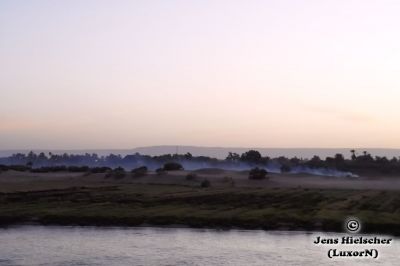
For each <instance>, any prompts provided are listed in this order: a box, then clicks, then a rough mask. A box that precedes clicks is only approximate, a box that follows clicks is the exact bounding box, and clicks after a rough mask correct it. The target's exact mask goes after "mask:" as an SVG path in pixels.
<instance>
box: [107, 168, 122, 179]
mask: <svg viewBox="0 0 400 266" xmlns="http://www.w3.org/2000/svg"><path fill="white" fill-rule="evenodd" d="M125 175H126V172H125V170H124V168H122V167H117V168H115V169H113V170H111V171H110V172H109V173H107V174H106V178H109V177H111V178H114V179H122V178H124V177H125Z"/></svg>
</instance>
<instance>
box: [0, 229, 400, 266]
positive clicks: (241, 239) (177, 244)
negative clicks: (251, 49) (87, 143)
mask: <svg viewBox="0 0 400 266" xmlns="http://www.w3.org/2000/svg"><path fill="white" fill-rule="evenodd" d="M318 236H322V237H328V238H334V237H341V236H343V235H340V234H326V233H307V232H284V231H261V230H211V229H189V228H153V227H138V228H121V227H61V226H17V227H9V228H1V229H0V265H1V266H11V265H13V266H14V265H42V266H58V265H59V266H67V265H68V266H70V265H72V266H74V265H76V266H78V265H79V266H82V265H107V266H114V265H118V266H120V265H240V266H242V265H274V266H279V265H308V266H312V265H399V254H400V241H399V238H393V237H390V238H393V239H394V240H393V243H392V244H391V245H384V246H355V245H353V246H345V247H343V246H338V245H336V246H332V245H315V244H314V243H313V241H314V240H315V239H316V237H318ZM333 247H335V248H338V249H345V250H362V249H364V248H376V249H377V250H378V252H379V257H378V259H373V258H358V257H356V258H355V257H351V258H349V257H346V258H334V259H329V258H328V256H327V252H328V250H329V249H331V248H333Z"/></svg>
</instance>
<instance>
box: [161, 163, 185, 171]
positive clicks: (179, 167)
mask: <svg viewBox="0 0 400 266" xmlns="http://www.w3.org/2000/svg"><path fill="white" fill-rule="evenodd" d="M163 169H164V170H165V171H178V170H183V167H182V165H181V164H180V163H175V162H169V163H166V164H164V167H163Z"/></svg>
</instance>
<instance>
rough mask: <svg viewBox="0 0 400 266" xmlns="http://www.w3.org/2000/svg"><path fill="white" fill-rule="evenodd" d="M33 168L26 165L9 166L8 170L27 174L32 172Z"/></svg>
mask: <svg viewBox="0 0 400 266" xmlns="http://www.w3.org/2000/svg"><path fill="white" fill-rule="evenodd" d="M30 169H31V168H30V167H28V166H26V165H9V166H8V170H14V171H19V172H25V171H28V170H30Z"/></svg>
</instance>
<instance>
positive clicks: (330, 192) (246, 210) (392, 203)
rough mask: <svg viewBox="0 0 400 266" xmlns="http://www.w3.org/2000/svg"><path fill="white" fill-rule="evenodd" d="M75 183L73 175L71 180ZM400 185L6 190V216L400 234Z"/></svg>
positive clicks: (1, 199)
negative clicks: (356, 226) (350, 222)
mask: <svg viewBox="0 0 400 266" xmlns="http://www.w3.org/2000/svg"><path fill="white" fill-rule="evenodd" d="M71 184H73V182H72V183H71ZM399 206H400V195H399V193H398V191H390V190H388V191H385V190H352V189H313V188H279V187H234V186H215V187H209V188H201V187H200V186H197V185H196V186H194V185H190V184H189V185H188V184H187V185H183V184H180V185H177V184H150V183H146V184H143V183H121V182H119V183H104V184H102V185H101V184H96V185H93V186H79V187H77V186H76V187H67V188H60V189H48V188H47V189H46V188H43V190H38V189H35V190H32V191H31V190H28V189H27V190H25V191H14V192H3V193H0V223H1V224H2V225H3V226H5V225H13V224H21V223H35V224H44V225H50V224H52V225H89V226H140V225H155V226H170V225H184V226H189V227H198V228H224V229H227V228H244V229H264V230H305V231H335V232H343V222H344V220H345V219H346V218H347V217H348V216H356V217H358V218H359V219H360V220H361V221H362V223H363V231H362V232H364V233H382V234H391V235H400V215H399Z"/></svg>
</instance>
